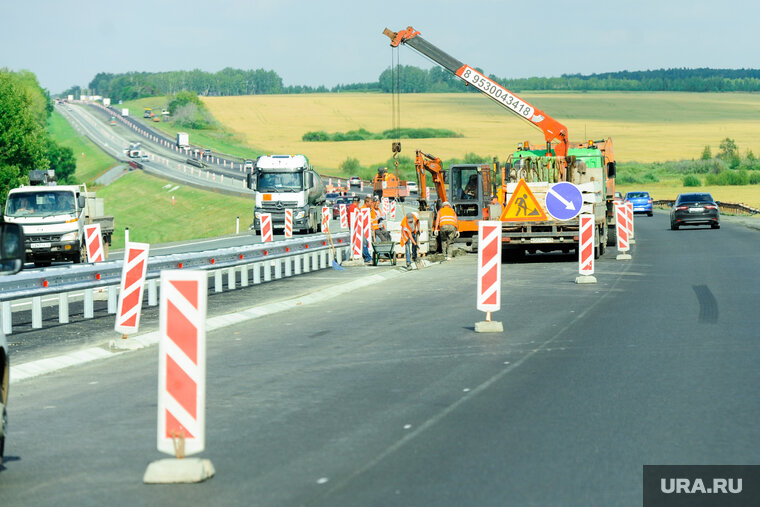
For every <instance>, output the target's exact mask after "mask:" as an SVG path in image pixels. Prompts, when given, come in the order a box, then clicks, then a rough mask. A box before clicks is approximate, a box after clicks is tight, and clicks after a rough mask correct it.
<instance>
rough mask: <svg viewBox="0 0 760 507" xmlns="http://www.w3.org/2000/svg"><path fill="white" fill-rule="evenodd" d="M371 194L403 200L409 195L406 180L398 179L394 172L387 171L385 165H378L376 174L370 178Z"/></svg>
mask: <svg viewBox="0 0 760 507" xmlns="http://www.w3.org/2000/svg"><path fill="white" fill-rule="evenodd" d="M372 194H373V195H375V196H377V197H379V198H381V199H382V198H383V197H386V198H388V199H396V200H398V201H401V202H404V199H405V198H406V197H407V196H408V195H409V190H408V189H407V188H406V181H400V180H399V179H398V177H396V175H395V174H392V173H390V172H388V169H387V168H386V167H378V168H377V174H376V175H375V177H374V178H373V179H372Z"/></svg>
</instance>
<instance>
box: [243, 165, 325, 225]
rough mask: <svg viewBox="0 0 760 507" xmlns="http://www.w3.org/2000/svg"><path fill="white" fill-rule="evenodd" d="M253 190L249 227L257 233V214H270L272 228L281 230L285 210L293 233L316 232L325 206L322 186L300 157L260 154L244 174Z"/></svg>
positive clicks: (258, 215) (312, 170)
mask: <svg viewBox="0 0 760 507" xmlns="http://www.w3.org/2000/svg"><path fill="white" fill-rule="evenodd" d="M247 178H248V180H247V181H248V188H250V189H252V190H254V191H255V204H254V216H253V224H252V228H253V229H254V230H255V231H256V232H257V233H258V232H259V231H260V230H261V219H260V217H261V213H270V214H271V215H272V227H273V228H275V229H283V228H284V227H285V210H286V209H292V210H293V232H297V231H298V232H304V233H309V232H317V231H318V230H319V226H320V223H321V220H322V205H323V204H324V203H325V200H326V199H325V194H326V189H325V184H324V183H323V182H322V179H321V178H320V177H319V174H317V172H316V171H315V170H314V169H313V168H312V166H311V165H310V164H309V160H308V159H307V158H306V157H305V156H304V155H262V156H260V157H259V158H258V159H256V163H255V164H254V165H253V172H252V173H248V175H247Z"/></svg>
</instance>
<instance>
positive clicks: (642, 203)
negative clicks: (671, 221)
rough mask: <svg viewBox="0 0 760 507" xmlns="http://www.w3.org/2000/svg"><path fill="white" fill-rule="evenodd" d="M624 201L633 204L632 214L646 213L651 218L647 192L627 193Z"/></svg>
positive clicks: (650, 203)
mask: <svg viewBox="0 0 760 507" xmlns="http://www.w3.org/2000/svg"><path fill="white" fill-rule="evenodd" d="M625 201H626V202H630V203H631V204H633V212H634V213H646V214H647V215H649V216H650V217H651V216H652V203H653V201H652V197H651V196H650V195H649V192H628V193H627V194H625Z"/></svg>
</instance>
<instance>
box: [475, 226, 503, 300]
mask: <svg viewBox="0 0 760 507" xmlns="http://www.w3.org/2000/svg"><path fill="white" fill-rule="evenodd" d="M477 308H478V310H480V311H481V312H495V311H497V310H499V308H501V222H498V221H495V220H491V221H486V220H481V221H479V222H478V299H477Z"/></svg>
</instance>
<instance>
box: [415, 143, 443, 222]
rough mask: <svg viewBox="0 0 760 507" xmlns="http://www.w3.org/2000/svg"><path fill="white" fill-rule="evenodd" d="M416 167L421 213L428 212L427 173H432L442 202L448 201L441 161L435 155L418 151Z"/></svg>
mask: <svg viewBox="0 0 760 507" xmlns="http://www.w3.org/2000/svg"><path fill="white" fill-rule="evenodd" d="M414 167H415V169H417V179H418V180H419V195H420V198H419V199H418V200H419V203H420V211H427V210H428V208H429V203H428V202H427V196H426V195H425V190H426V189H427V177H426V175H425V171H427V172H429V173H430V176H431V177H432V178H433V185H434V186H435V191H436V193H437V194H438V197H439V198H440V199H441V200H446V185H445V183H444V177H443V167H442V162H441V159H440V158H438V157H435V156H433V155H428V154H427V153H425V152H424V151H422V150H417V156H416V157H415V159H414Z"/></svg>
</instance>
